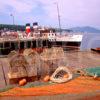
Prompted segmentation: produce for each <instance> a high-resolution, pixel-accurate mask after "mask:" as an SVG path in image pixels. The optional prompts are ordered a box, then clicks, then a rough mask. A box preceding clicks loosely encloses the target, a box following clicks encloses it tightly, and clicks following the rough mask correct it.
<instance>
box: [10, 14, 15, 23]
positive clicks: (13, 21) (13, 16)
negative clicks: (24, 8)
mask: <svg viewBox="0 0 100 100" xmlns="http://www.w3.org/2000/svg"><path fill="white" fill-rule="evenodd" d="M10 16H11V17H12V21H13V25H14V24H15V19H14V15H13V14H10Z"/></svg>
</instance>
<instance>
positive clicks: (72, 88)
mask: <svg viewBox="0 0 100 100" xmlns="http://www.w3.org/2000/svg"><path fill="white" fill-rule="evenodd" d="M95 91H100V80H93V79H90V78H86V77H83V76H80V77H78V78H76V79H73V80H71V81H69V82H67V83H63V84H54V85H49V86H39V87H32V88H19V87H17V88H14V89H11V90H8V91H6V92H2V93H0V96H42V95H55V94H81V93H91V92H95Z"/></svg>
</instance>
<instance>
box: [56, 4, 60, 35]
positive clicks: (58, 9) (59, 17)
mask: <svg viewBox="0 0 100 100" xmlns="http://www.w3.org/2000/svg"><path fill="white" fill-rule="evenodd" d="M55 4H56V6H57V14H58V22H59V29H60V35H61V19H60V12H59V6H58V3H57V2H55Z"/></svg>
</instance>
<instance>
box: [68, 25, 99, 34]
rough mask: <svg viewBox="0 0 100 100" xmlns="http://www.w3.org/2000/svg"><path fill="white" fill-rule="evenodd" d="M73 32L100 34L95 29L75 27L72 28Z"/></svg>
mask: <svg viewBox="0 0 100 100" xmlns="http://www.w3.org/2000/svg"><path fill="white" fill-rule="evenodd" d="M70 30H72V31H73V32H83V33H100V30H99V29H97V28H94V27H89V26H86V27H73V28H70Z"/></svg>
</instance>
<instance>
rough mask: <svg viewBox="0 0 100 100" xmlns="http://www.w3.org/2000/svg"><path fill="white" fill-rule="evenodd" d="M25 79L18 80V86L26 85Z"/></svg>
mask: <svg viewBox="0 0 100 100" xmlns="http://www.w3.org/2000/svg"><path fill="white" fill-rule="evenodd" d="M26 82H27V81H26V79H22V80H20V81H19V86H23V85H25V84H26Z"/></svg>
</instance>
